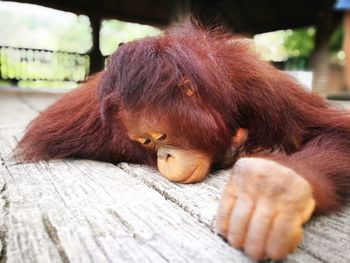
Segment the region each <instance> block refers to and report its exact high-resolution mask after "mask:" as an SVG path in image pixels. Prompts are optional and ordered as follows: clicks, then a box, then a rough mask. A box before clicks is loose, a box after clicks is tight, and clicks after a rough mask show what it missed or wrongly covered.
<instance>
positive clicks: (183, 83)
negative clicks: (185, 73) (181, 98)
mask: <svg viewBox="0 0 350 263" xmlns="http://www.w3.org/2000/svg"><path fill="white" fill-rule="evenodd" d="M176 86H177V87H178V88H179V89H181V90H183V91H184V92H185V94H186V95H187V96H189V97H191V96H193V95H194V93H195V89H194V85H193V83H192V81H191V80H189V79H188V78H187V77H182V78H181V79H180V81H179V82H178V83H177V85H176Z"/></svg>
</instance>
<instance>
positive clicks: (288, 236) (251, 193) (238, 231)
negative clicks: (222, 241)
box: [217, 158, 315, 260]
mask: <svg viewBox="0 0 350 263" xmlns="http://www.w3.org/2000/svg"><path fill="white" fill-rule="evenodd" d="M314 208H315V201H314V199H313V197H312V189H311V186H310V185H309V183H308V182H307V181H306V180H305V179H304V178H303V177H302V176H300V175H298V174H297V173H296V172H294V171H293V170H291V169H289V168H287V167H285V166H282V165H280V164H279V163H277V162H274V161H271V160H268V159H263V158H242V159H240V160H238V161H237V163H236V165H235V166H234V168H233V175H232V177H231V179H230V181H229V183H228V185H227V186H226V189H225V191H224V193H223V196H222V199H221V204H220V208H219V211H218V216H217V231H218V233H219V234H220V235H222V236H223V237H225V238H226V239H227V240H228V242H229V243H230V244H231V245H232V246H234V247H235V248H241V249H243V250H244V252H245V253H246V254H247V255H248V256H249V257H251V258H252V259H254V260H260V259H265V258H271V259H274V260H278V259H282V258H284V257H285V256H287V254H288V253H290V252H292V251H293V250H294V249H295V248H296V247H297V246H298V244H299V243H300V240H301V238H302V233H303V230H302V225H303V224H304V223H305V222H306V221H308V220H309V218H310V216H311V214H312V212H313V210H314Z"/></svg>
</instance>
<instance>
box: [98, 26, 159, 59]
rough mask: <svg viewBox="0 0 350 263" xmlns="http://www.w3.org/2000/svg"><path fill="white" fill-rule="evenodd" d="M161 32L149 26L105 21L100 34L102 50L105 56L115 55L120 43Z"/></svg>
mask: <svg viewBox="0 0 350 263" xmlns="http://www.w3.org/2000/svg"><path fill="white" fill-rule="evenodd" d="M160 32H161V31H160V30H159V29H156V28H154V27H151V26H147V25H140V24H134V23H127V22H122V21H118V20H104V21H103V22H102V27H101V32H100V46H101V47H100V49H101V52H102V54H103V55H105V56H107V55H110V54H111V53H113V52H114V51H115V50H116V49H117V47H118V45H119V43H122V42H123V43H125V42H129V41H132V40H134V39H137V38H143V37H146V36H153V35H157V34H160Z"/></svg>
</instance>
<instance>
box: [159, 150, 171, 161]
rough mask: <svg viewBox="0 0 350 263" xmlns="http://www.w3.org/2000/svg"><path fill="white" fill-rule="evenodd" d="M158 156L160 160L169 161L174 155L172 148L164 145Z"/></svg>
mask: <svg viewBox="0 0 350 263" xmlns="http://www.w3.org/2000/svg"><path fill="white" fill-rule="evenodd" d="M157 157H158V159H159V160H164V161H167V160H168V159H169V158H170V157H172V155H171V149H168V148H163V147H162V148H160V149H159V150H158V152H157Z"/></svg>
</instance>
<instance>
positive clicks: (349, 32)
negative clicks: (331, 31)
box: [344, 10, 350, 91]
mask: <svg viewBox="0 0 350 263" xmlns="http://www.w3.org/2000/svg"><path fill="white" fill-rule="evenodd" d="M344 52H345V81H346V90H347V91H350V10H347V11H346V12H345V14H344Z"/></svg>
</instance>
